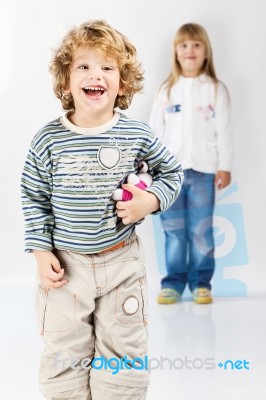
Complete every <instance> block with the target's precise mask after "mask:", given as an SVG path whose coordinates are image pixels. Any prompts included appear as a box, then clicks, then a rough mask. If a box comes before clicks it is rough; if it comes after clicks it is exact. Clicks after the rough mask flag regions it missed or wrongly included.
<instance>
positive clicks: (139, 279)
mask: <svg viewBox="0 0 266 400" xmlns="http://www.w3.org/2000/svg"><path fill="white" fill-rule="evenodd" d="M135 262H138V263H139V264H140V265H141V263H140V262H139V261H135ZM115 296H116V298H115V313H114V314H115V317H116V318H117V319H118V321H119V322H121V323H123V324H132V323H143V324H144V325H146V324H147V280H146V275H145V270H144V266H143V265H141V268H140V269H139V271H138V272H137V273H136V274H134V275H133V276H132V277H130V278H128V279H127V280H125V281H124V282H122V283H121V284H120V285H119V286H118V287H117V288H116V292H115Z"/></svg>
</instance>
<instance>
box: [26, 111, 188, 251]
mask: <svg viewBox="0 0 266 400" xmlns="http://www.w3.org/2000/svg"><path fill="white" fill-rule="evenodd" d="M141 160H145V161H146V162H147V163H148V166H149V172H150V173H151V175H152V176H153V184H152V187H151V188H149V189H148V190H149V191H150V192H152V193H154V194H155V195H156V196H157V197H158V199H159V200H160V211H165V210H166V209H167V208H168V207H169V206H170V205H171V204H172V203H173V202H174V201H175V199H176V198H177V196H178V193H179V191H180V188H181V185H182V180H183V173H182V170H181V166H180V164H179V163H178V162H177V161H176V159H175V158H174V157H173V156H172V155H171V154H170V153H169V151H168V150H167V149H166V148H165V147H164V146H163V145H162V143H161V142H160V141H159V139H158V138H156V137H155V136H154V134H153V132H152V130H151V129H150V128H149V127H148V126H147V125H145V124H144V123H142V122H139V121H137V120H135V119H130V118H128V117H126V116H125V115H123V114H118V113H116V114H115V116H114V118H113V119H112V120H111V121H110V122H109V123H108V124H105V125H104V126H101V127H96V128H79V127H77V126H75V125H73V124H72V123H71V122H70V121H69V120H68V118H67V116H64V117H62V118H58V119H56V120H54V121H52V122H50V123H48V124H46V125H45V126H44V127H43V128H42V129H41V130H40V131H39V132H38V133H37V135H36V136H35V137H34V139H33V141H32V143H31V146H30V149H29V153H28V157H27V160H26V163H25V166H24V170H23V174H22V202H23V212H24V216H25V225H26V233H25V250H26V251H27V252H30V251H32V250H34V249H38V250H52V249H53V248H57V249H65V250H69V251H74V252H79V253H87V254H92V253H97V252H100V251H102V250H104V249H106V248H109V247H111V246H113V245H115V244H117V243H119V242H121V241H123V240H125V239H127V238H128V237H129V236H130V235H131V234H132V233H133V232H134V228H135V224H129V225H124V224H123V222H122V220H121V218H119V217H117V214H116V207H115V202H114V201H113V200H112V199H111V196H112V193H113V191H114V189H116V188H117V187H119V186H120V185H121V183H123V182H124V181H125V180H126V177H127V175H128V174H129V173H131V172H133V173H135V172H136V171H137V165H138V163H139V161H141Z"/></svg>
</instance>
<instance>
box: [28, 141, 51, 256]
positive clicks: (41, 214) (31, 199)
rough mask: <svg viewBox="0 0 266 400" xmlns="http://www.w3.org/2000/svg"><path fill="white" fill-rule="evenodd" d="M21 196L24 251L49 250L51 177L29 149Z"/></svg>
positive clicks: (45, 167) (37, 156)
mask: <svg viewBox="0 0 266 400" xmlns="http://www.w3.org/2000/svg"><path fill="white" fill-rule="evenodd" d="M21 192H22V208H23V214H24V219H25V251H26V252H31V251H32V250H35V249H37V250H52V248H53V244H52V231H53V227H54V217H53V213H52V206H51V193H52V177H51V175H50V173H49V169H48V168H47V165H45V163H44V162H43V161H42V160H41V158H40V156H39V155H38V154H37V152H36V150H35V149H34V147H33V146H31V147H30V150H29V152H28V156H27V159H26V162H25V165H24V169H23V172H22V178H21Z"/></svg>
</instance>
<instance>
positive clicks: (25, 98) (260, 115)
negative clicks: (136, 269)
mask: <svg viewBox="0 0 266 400" xmlns="http://www.w3.org/2000/svg"><path fill="white" fill-rule="evenodd" d="M0 4H1V5H0V49H1V51H0V72H1V73H0V77H1V85H0V110H1V111H0V112H1V157H0V162H1V169H0V171H1V233H0V234H1V240H0V246H1V265H0V268H1V277H0V278H1V281H0V285H1V284H2V285H11V286H14V285H32V284H33V282H34V279H35V273H34V270H35V267H34V260H33V257H32V256H31V255H26V254H24V253H23V218H22V213H21V205H20V189H19V182H20V174H21V170H22V166H23V163H24V160H25V156H26V152H27V149H28V146H29V144H30V140H31V139H32V137H33V136H34V135H35V133H36V132H37V130H38V129H39V128H40V127H41V126H42V125H43V124H44V123H46V122H48V121H50V120H51V119H54V118H56V117H58V116H59V115H60V114H61V113H62V111H61V107H60V102H59V101H58V100H57V99H56V98H55V97H54V94H53V92H52V87H51V78H50V76H49V73H48V61H49V57H50V48H54V47H56V45H57V44H58V42H59V41H60V40H61V39H62V36H63V35H64V34H65V33H66V32H67V31H68V30H69V29H70V28H72V27H73V26H74V25H77V24H80V23H82V22H84V21H86V20H89V19H96V18H97V19H105V20H107V22H109V23H110V24H111V25H113V26H114V27H115V28H116V29H118V30H120V31H121V32H122V33H124V34H125V35H126V36H128V37H129V38H130V39H131V40H132V41H133V43H134V44H135V45H136V47H137V49H138V53H139V58H140V60H141V61H142V63H143V66H144V69H145V71H146V74H145V76H146V78H145V90H144V93H143V94H142V95H137V96H136V97H135V99H134V101H133V104H132V106H131V108H130V109H129V110H128V111H127V114H128V115H132V116H135V117H136V118H139V119H141V120H144V121H146V122H147V121H148V118H149V112H150V107H151V102H152V98H153V95H154V92H155V90H156V88H157V87H158V85H159V84H160V83H161V81H162V80H163V79H164V78H165V77H166V75H167V74H168V73H169V68H170V57H171V45H172V39H173V36H174V34H175V32H176V30H177V28H178V27H179V26H180V25H181V24H183V23H186V22H197V23H199V24H202V25H203V26H204V27H205V28H206V29H207V31H208V33H209V36H210V39H211V42H212V46H213V50H214V61H215V65H216V70H217V73H218V77H219V78H220V79H221V80H222V81H224V82H225V83H226V84H227V86H228V88H229V91H230V94H231V99H232V104H233V126H234V142H235V161H234V168H233V182H235V183H236V184H237V185H238V187H239V190H238V191H237V192H235V193H234V194H232V195H231V196H230V198H228V199H227V200H226V201H227V203H230V202H236V203H240V204H241V206H242V211H243V218H244V224H245V233H246V239H247V249H248V255H249V262H248V263H246V265H245V267H244V268H243V267H242V266H241V267H240V266H238V267H234V266H233V265H232V268H227V270H226V271H225V273H226V275H227V276H228V277H237V278H239V279H240V280H242V281H243V282H245V283H246V284H247V287H248V290H249V293H255V292H256V293H259V292H265V283H264V282H265V278H266V272H265V268H264V266H265V256H264V247H265V245H264V237H263V236H264V235H263V233H264V232H263V231H264V221H265V214H266V213H265V206H264V204H265V195H266V187H265V171H266V161H265V156H264V153H265V147H266V135H265V122H264V121H265V110H264V108H265V106H266V87H265V86H266V85H265V71H266V53H265V37H266V17H265V16H266V3H265V2H264V1H263V0H253V1H252V2H251V1H249V0H234V1H232V0H220V1H212V0H201V1H198V0H164V1H162V0H156V1H155V0H154V1H152V0H146V1H144V0H134V1H133V0H132V1H122V0H98V1H90V0H55V1H51V0H48V1H40V0H37V1H33V0H24V1H19V0H9V1H8V2H4V0H1V3H0ZM140 234H141V236H142V237H143V240H144V243H145V244H146V247H147V256H148V257H147V258H148V263H147V264H148V269H149V275H150V287H151V288H157V287H159V279H160V276H159V274H158V269H157V260H156V256H155V242H154V240H153V235H152V223H151V219H150V218H147V220H146V221H145V223H144V224H143V225H142V227H141V228H140Z"/></svg>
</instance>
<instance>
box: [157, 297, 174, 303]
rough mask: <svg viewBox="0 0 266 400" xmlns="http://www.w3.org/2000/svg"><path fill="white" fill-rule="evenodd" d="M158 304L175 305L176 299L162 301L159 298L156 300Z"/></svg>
mask: <svg viewBox="0 0 266 400" xmlns="http://www.w3.org/2000/svg"><path fill="white" fill-rule="evenodd" d="M157 303H158V304H175V303H177V299H164V298H162V297H159V298H158V299H157Z"/></svg>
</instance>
